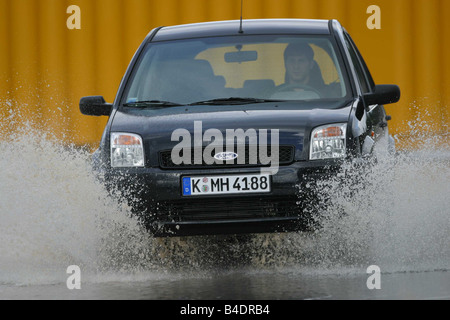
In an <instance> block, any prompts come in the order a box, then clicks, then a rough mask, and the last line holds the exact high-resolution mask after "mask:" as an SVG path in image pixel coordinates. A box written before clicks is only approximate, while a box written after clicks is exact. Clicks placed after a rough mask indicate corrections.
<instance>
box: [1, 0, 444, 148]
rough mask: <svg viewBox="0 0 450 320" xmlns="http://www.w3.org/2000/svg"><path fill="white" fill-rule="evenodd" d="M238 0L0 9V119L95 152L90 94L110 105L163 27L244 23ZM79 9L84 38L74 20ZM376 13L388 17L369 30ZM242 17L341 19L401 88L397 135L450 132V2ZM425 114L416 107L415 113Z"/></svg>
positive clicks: (294, 9) (267, 5) (254, 1)
mask: <svg viewBox="0 0 450 320" xmlns="http://www.w3.org/2000/svg"><path fill="white" fill-rule="evenodd" d="M240 2H241V1H240V0H164V1H156V0H70V1H69V0H0V103H1V109H2V110H1V112H0V116H2V115H5V114H6V113H7V112H9V111H10V110H9V109H11V107H10V105H12V106H13V108H14V106H16V107H15V108H18V107H17V106H20V111H21V112H22V113H23V114H25V116H26V117H29V118H32V119H33V120H34V121H36V122H37V123H40V124H42V125H45V126H46V127H48V128H50V129H51V130H53V131H54V132H55V133H56V134H57V135H58V136H60V137H62V138H64V139H66V140H67V141H70V142H75V143H76V144H85V143H89V144H93V145H95V144H96V143H97V142H98V140H99V139H100V136H101V133H102V131H103V127H104V125H105V123H106V118H105V117H103V118H97V117H87V116H83V115H81V114H80V112H79V109H78V102H79V99H80V97H82V96H86V95H103V96H104V97H105V99H106V100H107V101H109V102H112V101H113V99H114V97H115V93H116V90H117V87H118V85H119V82H120V80H121V78H122V75H123V73H124V72H125V69H126V67H127V65H128V63H129V61H130V59H131V57H132V56H133V54H134V52H135V50H136V49H137V48H138V46H139V45H140V43H141V41H142V40H143V39H144V37H145V36H146V35H147V33H148V32H149V31H150V30H151V29H152V28H154V27H157V26H160V25H166V26H167V25H174V24H182V23H191V22H202V21H212V20H230V19H238V18H239V15H240ZM70 5H77V6H79V7H80V9H81V29H80V30H76V29H75V30H69V29H68V28H67V26H66V21H67V19H68V18H69V16H70V14H68V13H67V12H66V10H67V8H68V7H69V6H70ZM369 5H378V6H379V7H380V9H381V29H373V30H370V29H369V28H368V27H367V25H366V21H367V19H368V18H369V16H370V14H368V13H366V10H367V8H368V7H369ZM243 11H244V18H249V19H250V18H313V19H315V18H318V19H332V18H333V19H338V20H339V21H340V22H341V23H342V25H343V26H344V27H345V28H346V29H347V30H348V31H349V33H350V34H351V35H352V37H353V39H354V40H355V42H356V44H357V45H358V47H359V49H360V51H361V53H362V54H363V56H364V57H365V59H366V62H367V64H368V66H369V68H370V70H371V72H372V74H373V76H374V79H375V82H376V83H379V84H381V83H396V84H398V85H400V87H401V89H402V99H401V103H399V104H396V105H390V106H387V111H388V114H391V115H392V117H393V120H392V122H391V126H392V131H393V132H394V133H404V134H408V133H409V130H410V129H409V127H408V125H407V121H408V120H415V119H416V118H417V114H418V113H420V114H421V115H422V117H421V119H422V120H424V121H428V124H429V126H428V128H429V129H430V130H432V131H433V132H440V133H447V130H448V113H449V112H448V111H449V108H450V107H449V106H450V62H449V58H450V54H449V52H450V43H449V42H450V40H449V39H450V19H448V16H449V15H450V0H394V1H391V0H375V1H374V0H370V1H368V0H244V10H243ZM414 106H417V107H414Z"/></svg>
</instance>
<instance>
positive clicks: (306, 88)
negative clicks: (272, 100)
mask: <svg viewBox="0 0 450 320" xmlns="http://www.w3.org/2000/svg"><path fill="white" fill-rule="evenodd" d="M295 89H301V90H303V91H311V92H314V93H315V94H317V95H318V96H319V98H321V97H322V94H321V93H320V92H319V91H318V90H317V89H314V88H313V87H310V86H308V85H305V84H297V83H291V84H284V85H281V86H279V87H278V88H276V89H275V91H274V93H273V94H276V93H280V92H289V91H297V90H295Z"/></svg>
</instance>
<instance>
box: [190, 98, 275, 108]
mask: <svg viewBox="0 0 450 320" xmlns="http://www.w3.org/2000/svg"><path fill="white" fill-rule="evenodd" d="M280 101H282V100H270V99H258V98H242V97H230V98H218V99H211V100H204V101H198V102H193V103H190V104H189V105H190V106H194V105H226V104H234V105H239V104H249V103H264V102H280Z"/></svg>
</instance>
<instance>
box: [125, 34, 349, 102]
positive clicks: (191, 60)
mask: <svg viewBox="0 0 450 320" xmlns="http://www.w3.org/2000/svg"><path fill="white" fill-rule="evenodd" d="M338 52H339V51H338V50H336V49H335V45H334V42H333V41H332V38H331V37H329V36H323V35H321V36H286V35H283V36H281V35H280V36H273V35H270V36H269V35H264V36H255V35H249V36H242V35H241V36H231V37H212V38H198V39H188V40H172V41H162V42H154V43H150V44H148V45H147V47H146V48H145V50H144V53H143V55H142V56H141V58H140V60H139V62H138V64H137V68H136V67H135V68H134V71H133V76H132V81H131V82H130V83H129V84H128V87H127V89H126V91H125V95H124V99H123V101H122V103H124V104H125V105H128V106H129V105H134V106H143V105H145V103H147V104H152V105H160V106H176V105H180V104H182V105H187V104H190V105H195V104H199V105H204V104H226V103H228V102H230V103H231V102H235V104H239V103H258V102H266V101H267V100H269V101H272V100H276V101H285V100H286V101H292V100H304V101H306V100H320V99H334V100H336V99H344V98H346V97H347V96H348V94H349V85H348V81H347V79H346V74H345V72H344V71H343V70H344V68H343V67H342V61H341V59H340V57H339V55H338Z"/></svg>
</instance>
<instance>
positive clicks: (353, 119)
mask: <svg viewBox="0 0 450 320" xmlns="http://www.w3.org/2000/svg"><path fill="white" fill-rule="evenodd" d="M399 98H400V90H399V88H398V87H397V86H396V85H375V83H374V81H373V79H372V77H371V75H370V73H369V70H368V68H367V66H366V64H365V62H364V60H363V58H362V57H361V55H360V53H359V51H358V49H357V48H356V46H355V44H354V42H353V41H352V39H351V38H350V36H349V35H348V33H347V32H346V30H345V29H344V28H343V27H342V26H341V25H340V24H339V22H338V21H336V20H329V21H328V20H297V19H295V20H294V19H279V20H244V21H222V22H210V23H198V24H188V25H180V26H172V27H160V28H156V29H154V30H152V31H151V32H150V33H149V34H148V36H147V37H146V39H145V40H144V42H143V43H142V45H141V46H140V47H139V49H138V50H137V52H136V54H135V56H134V57H133V59H132V61H131V64H130V66H129V67H128V69H127V71H126V74H125V76H124V77H123V80H122V82H121V84H120V88H119V90H118V93H117V96H116V99H115V101H114V103H113V104H108V103H106V102H105V100H104V99H103V97H101V96H90V97H84V98H82V99H81V100H80V110H81V112H82V113H83V114H86V115H95V116H101V115H104V116H109V121H108V123H107V125H106V128H105V130H104V134H103V136H102V139H101V143H100V147H99V149H98V150H97V151H96V152H95V153H94V155H93V158H94V160H95V163H96V168H97V169H98V171H100V172H101V173H102V176H103V177H104V179H105V183H106V184H107V185H108V186H109V188H113V189H120V190H124V195H125V196H126V198H127V199H128V200H130V203H132V204H133V205H132V206H133V211H134V213H135V214H136V215H137V216H138V217H139V218H140V219H141V221H142V223H144V225H145V226H146V227H147V228H148V230H149V231H150V232H151V233H152V234H154V235H155V236H186V235H204V234H239V233H241V234H242V233H261V232H286V231H298V230H307V229H308V228H309V227H310V224H309V222H308V221H310V214H311V211H310V210H308V212H307V211H306V210H305V206H307V205H309V204H310V203H311V198H310V195H307V196H306V194H307V193H305V192H302V191H304V190H305V184H306V183H308V182H310V181H311V182H314V181H316V180H317V179H321V178H322V177H324V176H327V175H330V174H333V173H334V172H336V171H337V170H338V169H339V167H340V166H341V164H342V163H343V162H345V161H347V160H349V159H357V160H359V161H362V162H364V161H366V160H365V159H366V156H370V155H371V154H373V153H374V152H375V150H376V151H377V152H386V153H388V152H392V150H394V143H393V139H392V138H391V137H390V136H389V133H388V126H387V121H388V120H389V116H387V115H386V113H385V110H384V107H383V105H384V104H388V103H395V102H397V101H398V100H399Z"/></svg>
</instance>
